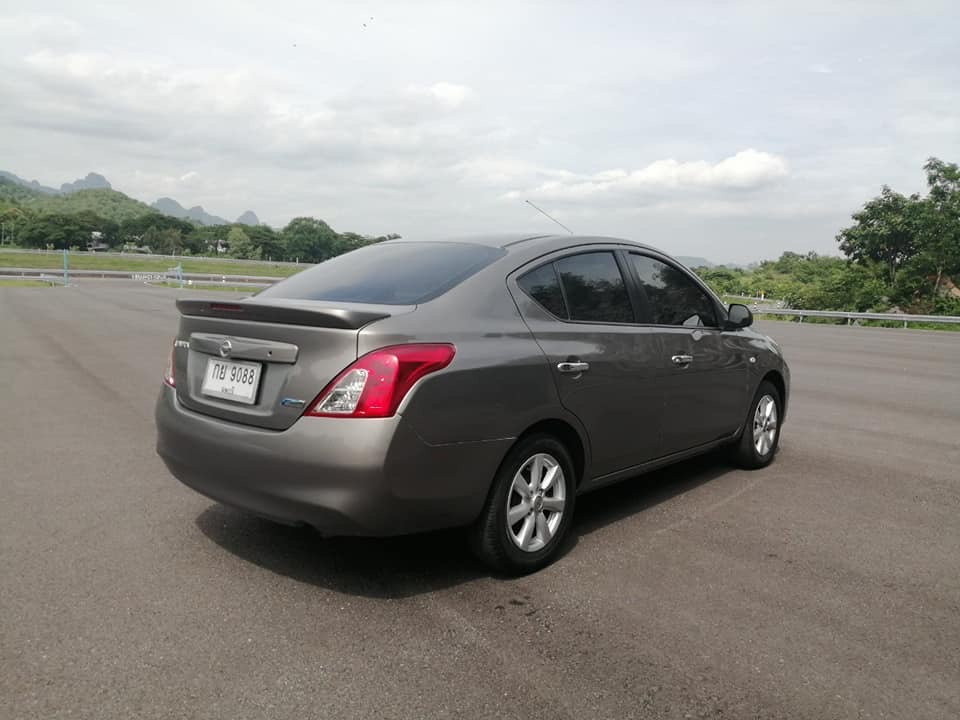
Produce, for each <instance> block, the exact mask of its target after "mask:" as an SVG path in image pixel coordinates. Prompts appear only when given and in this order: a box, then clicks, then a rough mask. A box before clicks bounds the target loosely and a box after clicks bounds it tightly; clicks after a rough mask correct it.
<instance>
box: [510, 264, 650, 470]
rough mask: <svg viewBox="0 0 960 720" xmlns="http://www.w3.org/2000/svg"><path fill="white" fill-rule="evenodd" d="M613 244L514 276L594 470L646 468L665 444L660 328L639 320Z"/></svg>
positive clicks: (528, 318)
mask: <svg viewBox="0 0 960 720" xmlns="http://www.w3.org/2000/svg"><path fill="white" fill-rule="evenodd" d="M624 270H625V268H624V267H623V266H622V263H621V260H620V259H619V258H618V255H617V253H616V252H615V250H613V249H590V250H583V249H580V250H579V251H565V253H563V254H558V255H555V256H553V257H551V258H549V259H546V260H541V261H537V263H534V264H533V266H532V267H531V266H528V267H527V268H524V269H522V270H520V271H519V272H518V273H516V274H515V275H514V276H512V277H511V281H510V284H511V291H512V292H513V293H514V296H515V297H516V299H517V304H518V306H519V307H520V310H521V314H522V315H523V317H524V320H525V321H526V323H527V326H528V327H529V328H530V330H531V332H532V333H533V335H534V337H535V338H536V340H537V342H538V343H539V345H540V347H541V348H542V349H543V352H544V353H545V354H546V356H547V358H548V361H549V363H550V367H551V368H552V371H553V375H554V378H555V381H556V384H557V389H558V391H559V395H560V400H561V402H562V403H563V405H564V406H565V407H566V408H567V409H568V410H570V412H572V413H573V414H574V415H576V416H577V417H578V418H579V419H580V421H581V422H582V423H583V426H584V427H585V428H586V430H587V433H588V435H589V438H590V446H591V451H592V456H593V471H594V474H595V475H597V476H599V475H605V474H607V473H610V472H615V471H617V470H622V469H624V468H628V467H632V466H634V465H638V464H640V463H642V462H645V461H646V460H649V459H651V458H652V457H653V456H654V455H655V453H656V450H657V447H658V440H659V438H658V425H659V421H660V406H659V402H658V399H657V390H656V362H657V358H658V356H659V354H660V353H659V350H658V348H657V337H656V330H655V329H652V328H648V327H643V326H641V325H639V324H637V318H638V316H637V312H638V308H636V307H635V305H634V302H633V300H632V298H631V295H630V294H629V293H628V291H627V284H626V282H625V280H624Z"/></svg>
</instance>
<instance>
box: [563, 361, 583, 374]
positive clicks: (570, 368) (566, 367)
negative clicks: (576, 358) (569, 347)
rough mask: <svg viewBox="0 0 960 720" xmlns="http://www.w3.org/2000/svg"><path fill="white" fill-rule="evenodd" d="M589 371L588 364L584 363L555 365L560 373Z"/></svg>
mask: <svg viewBox="0 0 960 720" xmlns="http://www.w3.org/2000/svg"><path fill="white" fill-rule="evenodd" d="M589 369H590V363H585V362H562V363H557V370H559V371H560V372H562V373H582V372H586V371H587V370H589Z"/></svg>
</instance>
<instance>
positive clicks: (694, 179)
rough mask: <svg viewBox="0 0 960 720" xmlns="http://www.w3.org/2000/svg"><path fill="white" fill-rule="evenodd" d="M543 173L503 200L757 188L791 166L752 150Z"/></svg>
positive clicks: (563, 198) (773, 181)
mask: <svg viewBox="0 0 960 720" xmlns="http://www.w3.org/2000/svg"><path fill="white" fill-rule="evenodd" d="M543 174H549V175H552V177H551V178H550V179H549V180H546V181H544V182H542V183H540V184H539V185H537V186H535V187H532V188H530V189H528V190H526V191H520V190H514V191H511V192H509V193H507V195H506V197H507V198H508V199H511V200H515V199H518V198H525V197H534V198H542V199H548V200H564V201H568V202H573V201H581V200H592V199H594V198H597V197H598V196H609V195H618V196H619V195H624V194H642V193H651V192H654V193H655V192H665V191H683V190H697V189H707V190H734V189H740V190H742V189H755V188H759V187H762V186H765V185H770V184H772V183H776V182H778V181H780V180H782V179H783V178H785V177H787V175H788V174H789V167H788V165H787V161H786V159H785V158H783V157H782V156H779V155H772V154H770V153H766V152H760V151H758V150H754V149H752V148H750V149H747V150H741V151H740V152H738V153H737V154H736V155H733V156H731V157H728V158H725V159H723V160H721V161H719V162H717V163H710V162H707V161H705V160H695V161H688V162H678V161H677V160H674V159H673V158H670V159H666V160H657V161H655V162H652V163H650V164H649V165H647V166H645V167H643V168H640V169H639V170H632V171H628V170H623V169H613V170H604V171H602V172H598V173H595V174H592V175H578V174H575V173H572V172H569V171H552V172H549V171H548V172H544V173H543Z"/></svg>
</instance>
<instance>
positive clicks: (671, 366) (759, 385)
mask: <svg viewBox="0 0 960 720" xmlns="http://www.w3.org/2000/svg"><path fill="white" fill-rule="evenodd" d="M177 306H178V308H179V310H180V313H181V319H180V328H179V332H178V334H177V337H176V339H175V341H174V343H173V350H172V357H171V362H170V366H169V368H168V370H167V372H166V376H165V383H164V385H163V387H162V389H161V392H160V397H159V400H158V402H157V407H156V422H157V451H158V452H159V453H160V455H161V456H162V458H163V460H164V461H165V462H166V464H167V466H168V467H169V468H170V471H171V472H172V473H173V475H175V476H176V477H177V478H178V479H179V480H181V481H182V482H183V483H185V484H186V485H188V486H190V487H192V488H194V489H195V490H197V491H199V492H201V493H203V494H204V495H207V496H209V497H211V498H213V499H215V500H218V501H220V502H223V503H226V504H228V505H232V506H235V507H237V508H242V509H244V510H247V511H249V512H251V513H255V514H257V515H260V516H262V517H266V518H270V519H273V520H276V521H279V522H284V523H293V524H306V525H311V526H313V527H315V528H317V529H318V530H319V531H320V532H321V533H324V534H328V535H368V536H389V535H397V534H403V533H412V532H419V531H425V530H431V529H436V528H443V527H454V526H465V527H466V528H468V535H469V539H470V544H471V546H472V547H473V549H474V551H475V552H476V553H477V555H478V556H479V557H480V558H481V559H482V560H483V561H484V562H486V563H488V564H489V565H491V566H493V567H495V568H498V569H500V570H503V571H507V572H530V571H533V570H536V569H537V568H539V567H542V566H543V565H545V564H546V563H548V562H549V561H550V560H551V559H552V558H553V557H554V555H555V554H556V552H557V550H558V548H559V547H560V546H561V544H562V542H563V539H564V536H565V535H566V534H567V532H568V531H569V529H570V524H571V522H572V519H573V511H574V505H575V502H576V498H577V496H578V495H579V494H581V493H584V492H587V491H590V490H594V489H596V488H599V487H602V486H604V485H607V484H609V483H613V482H617V481H619V480H625V479H631V478H635V477H637V476H638V475H639V474H641V473H643V472H645V471H647V470H650V469H653V468H656V467H660V466H663V465H665V464H668V463H672V462H675V461H678V460H681V459H684V458H688V457H691V456H693V455H696V454H699V453H703V452H707V451H709V450H712V449H714V448H718V447H721V446H729V448H730V452H731V454H732V455H733V457H734V458H735V460H736V461H737V462H738V463H739V464H740V465H741V466H744V467H748V468H759V467H763V466H765V465H767V464H768V463H770V462H771V461H772V460H773V457H774V454H775V453H776V450H777V445H778V442H779V437H780V429H781V426H782V424H783V421H784V417H785V414H786V409H787V398H788V394H789V388H790V373H789V370H788V368H787V364H786V362H784V359H783V356H782V354H781V352H780V349H779V347H778V346H777V344H776V343H775V342H773V341H772V340H771V339H770V338H768V337H766V336H764V335H762V334H760V333H758V332H756V331H754V330H753V329H752V328H751V327H750V325H751V323H752V321H753V318H752V316H751V313H750V311H749V309H747V308H746V307H745V306H743V305H731V306H730V307H729V308H727V307H724V306H723V304H722V303H721V302H720V301H719V300H718V299H717V297H716V296H715V295H714V294H713V293H712V292H711V291H710V290H709V289H708V288H707V287H706V286H704V285H703V283H701V282H700V280H699V279H698V278H697V277H696V276H695V275H693V274H692V273H690V272H689V271H688V270H686V269H685V268H684V267H683V266H682V265H680V264H679V263H677V262H676V261H675V260H672V259H671V258H670V257H668V256H667V255H665V254H663V253H662V252H659V251H657V250H654V249H653V248H650V247H647V246H645V245H640V244H637V243H634V242H630V241H627V240H619V239H615V238H605V237H576V236H556V235H538V236H531V235H513V236H503V235H500V236H486V237H480V238H471V239H469V240H457V241H433V242H417V241H406V240H398V241H389V242H383V243H379V244H376V245H372V246H369V247H365V248H362V249H359V250H355V251H353V252H350V253H347V254H345V255H342V256H340V257H337V258H334V259H332V260H328V261H326V262H324V263H321V264H319V265H316V266H314V267H312V268H310V269H309V270H305V271H304V272H301V273H299V274H298V275H295V276H293V277H291V278H288V279H286V280H284V281H282V282H279V283H277V284H276V285H274V286H272V287H270V288H268V289H267V290H264V291H263V292H261V293H259V294H258V295H256V296H254V297H251V298H247V299H244V300H240V301H217V300H179V301H178V302H177Z"/></svg>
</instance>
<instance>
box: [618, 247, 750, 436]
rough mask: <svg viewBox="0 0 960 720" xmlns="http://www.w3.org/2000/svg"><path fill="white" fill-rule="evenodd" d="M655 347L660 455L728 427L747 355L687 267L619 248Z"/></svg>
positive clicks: (736, 416) (733, 423) (742, 401)
mask: <svg viewBox="0 0 960 720" xmlns="http://www.w3.org/2000/svg"><path fill="white" fill-rule="evenodd" d="M627 257H628V258H629V265H630V269H631V271H632V272H633V273H634V277H635V278H636V280H637V282H638V284H639V288H640V290H641V294H642V295H643V298H644V301H645V304H646V306H647V308H646V310H647V313H648V315H647V317H648V319H649V321H650V323H651V326H650V327H651V329H652V330H653V331H654V332H655V333H656V335H657V337H658V340H659V343H658V347H659V348H661V351H660V352H661V355H660V356H659V357H658V358H657V361H656V366H657V371H656V372H657V375H658V376H659V379H658V382H657V384H658V385H659V386H660V387H661V389H662V391H663V416H662V423H663V424H662V428H661V431H662V436H663V445H662V448H661V452H660V454H661V455H669V454H672V453H675V452H680V451H683V450H688V449H691V448H694V447H696V446H698V445H702V444H704V443H708V442H711V441H713V440H717V439H720V438H723V437H725V436H728V435H730V434H731V433H733V432H734V431H735V430H736V429H737V428H738V427H739V425H740V423H741V422H742V420H743V411H744V408H746V406H747V397H746V393H747V379H748V370H747V361H746V357H745V353H743V352H742V351H741V349H739V348H738V347H737V346H736V345H735V344H734V343H732V342H731V340H730V338H728V337H726V336H725V334H724V333H723V331H722V330H721V328H720V324H721V317H720V308H719V307H718V306H717V303H716V302H714V300H713V299H712V298H711V296H710V294H709V293H708V292H707V291H706V290H705V289H704V288H703V287H702V286H701V285H700V283H699V282H698V281H697V280H695V279H694V278H693V277H692V276H691V275H690V274H689V273H687V272H686V271H685V270H683V269H681V268H680V267H679V266H677V265H674V264H673V263H671V262H670V261H669V260H667V259H666V258H658V257H653V256H651V255H648V254H644V253H638V252H630V253H628V254H627Z"/></svg>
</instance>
